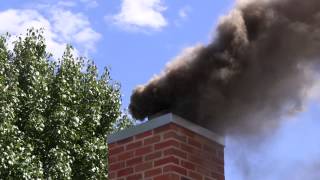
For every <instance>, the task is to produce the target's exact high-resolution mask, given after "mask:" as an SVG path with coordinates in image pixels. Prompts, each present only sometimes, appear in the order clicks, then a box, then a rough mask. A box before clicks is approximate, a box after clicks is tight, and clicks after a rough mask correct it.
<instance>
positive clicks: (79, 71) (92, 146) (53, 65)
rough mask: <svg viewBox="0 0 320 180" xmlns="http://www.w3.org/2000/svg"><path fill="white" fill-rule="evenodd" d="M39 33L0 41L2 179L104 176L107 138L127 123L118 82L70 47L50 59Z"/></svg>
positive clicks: (0, 160)
mask: <svg viewBox="0 0 320 180" xmlns="http://www.w3.org/2000/svg"><path fill="white" fill-rule="evenodd" d="M42 34H43V33H42V32H41V30H40V31H38V30H33V29H31V30H28V32H27V34H26V36H25V37H24V38H21V37H19V38H17V40H16V41H15V42H14V43H13V45H14V48H13V50H8V48H7V47H8V44H7V39H8V36H2V37H1V38H0V89H1V90H2V92H1V93H0V108H1V109H0V179H36V178H39V179H106V178H107V174H108V171H107V169H108V168H107V144H106V136H107V135H108V134H110V133H111V132H113V131H116V130H117V129H122V128H125V127H127V126H130V125H132V121H130V120H129V118H127V116H126V115H123V113H122V112H121V110H120V109H121V95H120V88H119V85H118V84H117V83H114V82H113V81H112V80H111V78H110V74H109V70H108V69H105V70H104V72H103V73H102V75H99V74H98V71H97V67H96V66H95V65H94V63H93V62H92V61H89V60H86V59H85V58H76V57H74V56H73V55H72V54H73V52H72V47H71V46H68V47H67V48H66V51H65V53H64V55H63V56H62V57H61V58H60V59H59V60H58V61H55V60H53V59H52V56H51V55H50V53H48V52H47V51H46V44H45V39H44V38H43V36H42Z"/></svg>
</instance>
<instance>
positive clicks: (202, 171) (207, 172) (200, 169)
mask: <svg viewBox="0 0 320 180" xmlns="http://www.w3.org/2000/svg"><path fill="white" fill-rule="evenodd" d="M196 171H197V172H198V173H200V174H202V175H204V176H211V172H210V170H208V169H206V168H205V167H199V166H198V167H197V168H196Z"/></svg>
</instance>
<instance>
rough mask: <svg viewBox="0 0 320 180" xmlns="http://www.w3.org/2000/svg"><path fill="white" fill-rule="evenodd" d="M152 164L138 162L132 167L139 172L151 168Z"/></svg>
mask: <svg viewBox="0 0 320 180" xmlns="http://www.w3.org/2000/svg"><path fill="white" fill-rule="evenodd" d="M152 164H153V163H152V162H147V163H143V164H139V165H137V166H136V167H135V168H134V171H135V172H140V171H145V170H148V169H151V168H152V167H153V166H152Z"/></svg>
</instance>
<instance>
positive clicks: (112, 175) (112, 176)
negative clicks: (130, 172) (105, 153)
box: [108, 173, 116, 179]
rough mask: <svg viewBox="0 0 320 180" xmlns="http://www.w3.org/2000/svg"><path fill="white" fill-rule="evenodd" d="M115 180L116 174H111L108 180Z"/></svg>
mask: <svg viewBox="0 0 320 180" xmlns="http://www.w3.org/2000/svg"><path fill="white" fill-rule="evenodd" d="M113 178H116V173H109V174H108V179H113Z"/></svg>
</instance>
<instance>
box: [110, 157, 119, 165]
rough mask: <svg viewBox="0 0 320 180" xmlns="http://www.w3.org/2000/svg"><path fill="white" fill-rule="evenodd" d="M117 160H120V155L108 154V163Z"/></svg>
mask: <svg viewBox="0 0 320 180" xmlns="http://www.w3.org/2000/svg"><path fill="white" fill-rule="evenodd" d="M117 161H118V157H117V156H108V163H109V164H113V163H116V162H117Z"/></svg>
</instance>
